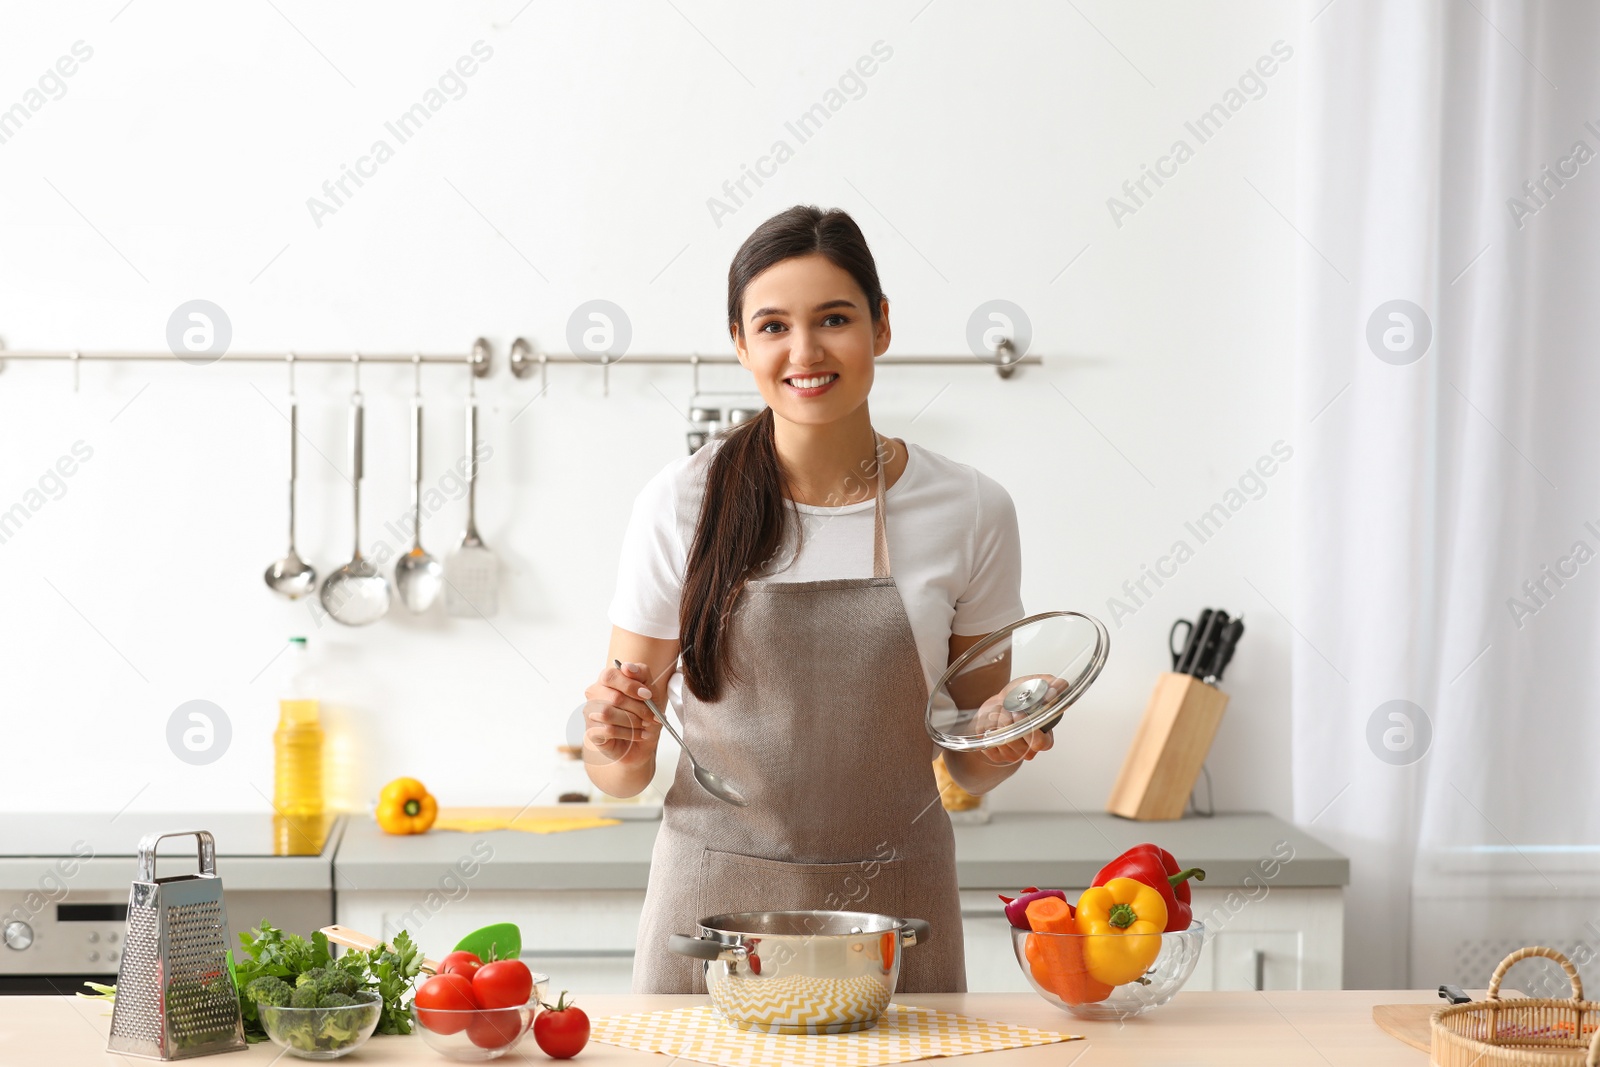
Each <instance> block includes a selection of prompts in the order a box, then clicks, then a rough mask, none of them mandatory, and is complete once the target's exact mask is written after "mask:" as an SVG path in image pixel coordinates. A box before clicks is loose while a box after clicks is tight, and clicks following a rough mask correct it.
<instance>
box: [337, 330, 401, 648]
mask: <svg viewBox="0 0 1600 1067" xmlns="http://www.w3.org/2000/svg"><path fill="white" fill-rule="evenodd" d="M354 367H355V373H356V387H355V391H354V392H353V393H351V394H350V485H351V487H352V489H353V490H354V492H353V494H352V498H353V501H354V507H353V508H352V512H353V522H354V525H355V550H354V552H352V553H351V556H350V562H349V563H346V564H345V565H344V566H343V567H340V568H339V569H338V570H336V571H334V572H333V573H332V574H330V575H328V580H327V581H325V582H323V583H322V606H323V607H324V608H326V609H327V611H328V614H329V615H331V616H333V619H334V621H335V622H341V623H344V624H345V625H346V626H365V625H366V624H367V623H369V622H376V621H377V620H378V619H381V618H382V617H383V616H384V613H385V612H387V611H388V610H389V579H387V578H385V577H384V576H383V572H382V571H380V570H378V568H377V567H374V566H373V565H372V561H371V560H368V559H366V558H365V557H364V556H362V555H361V459H362V454H361V453H362V447H361V446H362V429H363V428H362V419H361V416H362V407H361V357H360V356H359V355H357V356H356V357H355V363H354Z"/></svg>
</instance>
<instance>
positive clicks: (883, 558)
mask: <svg viewBox="0 0 1600 1067" xmlns="http://www.w3.org/2000/svg"><path fill="white" fill-rule="evenodd" d="M872 445H873V450H874V451H875V452H876V454H877V460H878V499H877V503H876V504H875V505H874V506H873V510H872V516H873V518H872V576H873V577H874V578H887V577H889V530H888V527H887V526H886V525H885V523H886V519H885V517H884V516H885V513H886V512H887V511H888V510H889V509H888V507H887V505H885V504H884V502H883V482H884V476H883V468H884V460H883V445H882V443H881V442H879V441H878V435H877V434H876V433H874V434H873V435H872Z"/></svg>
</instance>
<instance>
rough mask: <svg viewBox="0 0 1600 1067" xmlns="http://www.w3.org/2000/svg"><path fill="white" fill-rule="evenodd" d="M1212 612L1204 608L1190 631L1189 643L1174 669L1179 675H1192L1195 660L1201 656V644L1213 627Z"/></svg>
mask: <svg viewBox="0 0 1600 1067" xmlns="http://www.w3.org/2000/svg"><path fill="white" fill-rule="evenodd" d="M1211 615H1212V611H1211V609H1210V608H1203V609H1202V610H1201V612H1200V615H1199V617H1198V618H1196V619H1195V621H1194V626H1193V627H1191V628H1190V630H1189V643H1188V644H1186V645H1184V647H1183V655H1181V656H1179V657H1178V664H1177V666H1176V667H1175V668H1174V669H1175V670H1176V671H1177V672H1178V673H1179V674H1190V673H1192V671H1193V669H1194V661H1195V658H1196V657H1197V656H1198V655H1199V654H1200V642H1201V641H1202V640H1203V639H1204V638H1205V635H1206V632H1207V629H1208V628H1209V627H1210V625H1211Z"/></svg>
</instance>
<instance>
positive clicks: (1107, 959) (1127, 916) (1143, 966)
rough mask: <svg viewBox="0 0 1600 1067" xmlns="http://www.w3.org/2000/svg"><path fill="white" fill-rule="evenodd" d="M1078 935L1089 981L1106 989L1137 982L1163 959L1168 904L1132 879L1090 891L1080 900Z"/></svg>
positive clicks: (1141, 883)
mask: <svg viewBox="0 0 1600 1067" xmlns="http://www.w3.org/2000/svg"><path fill="white" fill-rule="evenodd" d="M1077 923H1078V933H1080V934H1096V935H1101V936H1095V937H1086V938H1084V939H1083V964H1084V969H1085V970H1087V971H1088V972H1089V976H1090V977H1091V978H1094V979H1095V980H1097V981H1100V982H1104V983H1105V984H1106V985H1122V984H1123V983H1124V982H1133V981H1137V980H1138V979H1139V978H1140V976H1142V975H1143V974H1144V972H1145V971H1147V970H1149V969H1150V965H1151V964H1152V963H1154V962H1155V958H1156V957H1157V956H1158V955H1160V954H1161V931H1163V930H1165V929H1166V926H1167V902H1166V901H1164V900H1162V899H1161V893H1160V892H1159V891H1158V890H1156V889H1154V888H1152V887H1150V886H1147V885H1145V884H1144V883H1143V882H1137V881H1134V880H1133V879H1132V878H1113V879H1111V881H1109V882H1107V883H1106V884H1105V885H1099V886H1095V887H1093V888H1092V889H1085V890H1084V891H1083V896H1081V897H1079V898H1078V915H1077Z"/></svg>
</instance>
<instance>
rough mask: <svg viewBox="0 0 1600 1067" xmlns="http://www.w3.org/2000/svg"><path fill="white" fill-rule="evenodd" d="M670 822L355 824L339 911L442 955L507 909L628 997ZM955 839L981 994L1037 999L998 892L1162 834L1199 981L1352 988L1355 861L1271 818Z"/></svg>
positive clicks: (577, 972) (538, 962)
mask: <svg viewBox="0 0 1600 1067" xmlns="http://www.w3.org/2000/svg"><path fill="white" fill-rule="evenodd" d="M658 825H659V824H658V823H655V822H625V823H622V824H621V825H618V826H611V827H605V828H602V829H594V830H580V831H574V832H571V833H562V834H548V835H545V834H525V833H519V832H516V831H494V832H490V833H485V834H457V833H437V832H436V833H429V834H424V835H420V836H417V837H391V836H388V835H385V834H383V833H381V832H380V831H379V830H378V829H377V828H376V827H375V826H374V825H372V823H371V821H370V820H365V819H352V820H351V821H350V825H349V827H348V828H347V830H346V832H345V835H344V839H343V841H342V842H341V844H340V847H339V851H338V853H337V855H336V856H335V860H334V868H335V884H336V886H337V889H338V895H337V911H338V915H339V921H340V922H341V923H343V924H345V925H347V926H352V927H354V928H356V929H358V930H365V931H367V932H369V933H372V934H392V933H393V932H394V931H395V930H398V929H401V928H404V929H408V930H410V931H411V932H412V934H413V935H414V936H416V937H418V938H419V939H420V941H421V943H422V944H423V946H424V948H425V950H426V951H428V952H429V953H431V954H439V953H442V952H445V951H448V949H449V948H450V946H452V945H454V944H455V943H456V941H457V940H458V939H459V938H460V937H461V936H462V935H463V934H465V933H467V932H468V931H469V930H473V929H476V928H477V927H479V926H483V925H485V924H487V923H490V922H501V921H507V920H509V921H512V922H515V923H517V924H518V925H519V926H520V927H522V931H523V943H524V957H525V958H526V959H527V960H528V962H529V965H530V966H533V967H535V968H536V969H539V970H542V971H544V972H546V973H547V974H549V975H550V978H551V982H552V989H553V990H559V989H561V988H563V987H567V988H574V989H583V990H587V991H590V992H594V993H623V992H626V991H627V990H628V987H629V983H630V977H631V974H632V963H633V959H632V954H633V946H634V937H635V935H636V934H637V932H638V925H639V915H640V911H641V909H642V906H643V903H644V888H645V885H646V882H647V881H648V878H649V872H650V849H651V846H652V844H653V843H654V839H655V832H656V828H657V826H658ZM955 836H956V874H957V878H958V880H959V882H960V885H961V908H962V930H961V936H962V938H963V939H964V941H965V946H966V957H967V988H968V989H969V990H970V991H972V992H1029V993H1030V994H1031V991H1030V989H1029V987H1028V985H1027V981H1026V979H1024V978H1023V976H1022V972H1021V969H1020V968H1019V967H1018V966H1017V963H1016V959H1015V957H1014V956H1013V954H1012V949H1011V940H1010V934H1009V932H1008V928H1007V924H1006V921H1005V917H1004V915H1003V913H1002V912H1001V905H1000V901H999V900H998V899H997V898H996V894H997V893H1001V892H1005V893H1008V894H1010V893H1014V892H1015V891H1016V890H1017V889H1018V888H1019V887H1021V886H1023V885H1045V886H1057V887H1060V888H1063V889H1068V890H1069V892H1070V893H1071V894H1073V895H1074V897H1075V894H1076V892H1077V891H1078V890H1079V889H1081V887H1083V886H1085V885H1087V884H1088V883H1089V882H1090V881H1092V880H1093V878H1094V875H1095V873H1096V872H1097V871H1098V870H1099V869H1100V867H1101V866H1102V865H1104V863H1105V862H1106V861H1107V860H1109V859H1110V858H1111V857H1112V856H1114V855H1116V854H1117V853H1118V852H1121V851H1122V850H1123V849H1125V848H1127V847H1128V846H1130V845H1133V844H1137V843H1139V842H1141V841H1150V840H1154V841H1157V842H1159V843H1160V844H1161V845H1162V846H1163V847H1166V848H1168V849H1170V850H1171V851H1173V852H1174V853H1175V854H1176V855H1177V856H1178V857H1179V859H1180V860H1181V861H1182V862H1184V863H1185V864H1186V865H1193V866H1199V867H1203V868H1205V870H1206V872H1207V875H1206V881H1205V883H1204V884H1203V885H1201V886H1199V887H1198V888H1197V889H1196V890H1195V914H1196V917H1198V918H1200V919H1201V920H1202V921H1205V922H1207V923H1208V925H1209V926H1211V928H1212V929H1213V930H1214V931H1215V937H1213V938H1212V939H1210V941H1209V942H1208V944H1207V945H1206V948H1205V950H1204V952H1203V953H1202V955H1201V958H1200V963H1199V965H1198V967H1197V968H1196V971H1195V974H1194V976H1193V977H1192V978H1191V979H1190V988H1194V989H1221V990H1229V989H1236V990H1249V989H1255V988H1257V983H1258V981H1259V985H1260V988H1262V989H1267V990H1276V989H1337V988H1339V987H1340V985H1341V977H1342V971H1343V941H1344V929H1343V927H1344V886H1345V885H1346V884H1347V883H1348V882H1349V877H1350V869H1349V862H1348V861H1347V860H1346V859H1345V858H1344V857H1343V856H1341V855H1339V854H1338V853H1336V852H1334V851H1333V850H1331V849H1329V848H1327V847H1326V846H1325V845H1323V844H1322V843H1321V842H1319V841H1317V840H1316V839H1314V838H1312V837H1311V836H1310V835H1308V834H1306V833H1304V832H1303V831H1301V830H1298V829H1296V828H1295V827H1293V826H1290V825H1289V824H1287V823H1285V822H1283V821H1282V820H1280V819H1277V818H1274V817H1273V816H1270V815H1266V814H1262V813H1236V814H1219V815H1217V816H1215V817H1214V818H1209V819H1200V818H1190V819H1183V820H1179V821H1176V822H1169V823H1137V822H1130V821H1128V820H1124V819H1119V818H1116V817H1115V816H1111V815H1105V814H1101V813H1089V814H1063V813H1057V812H1029V813H1022V812H1014V813H1013V812H1002V813H997V814H996V815H995V816H994V817H993V819H992V820H991V821H990V822H989V823H986V824H980V825H959V826H957V827H956V828H955ZM684 932H685V933H689V932H691V931H684ZM942 934H943V932H941V931H936V932H935V935H934V936H942Z"/></svg>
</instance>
